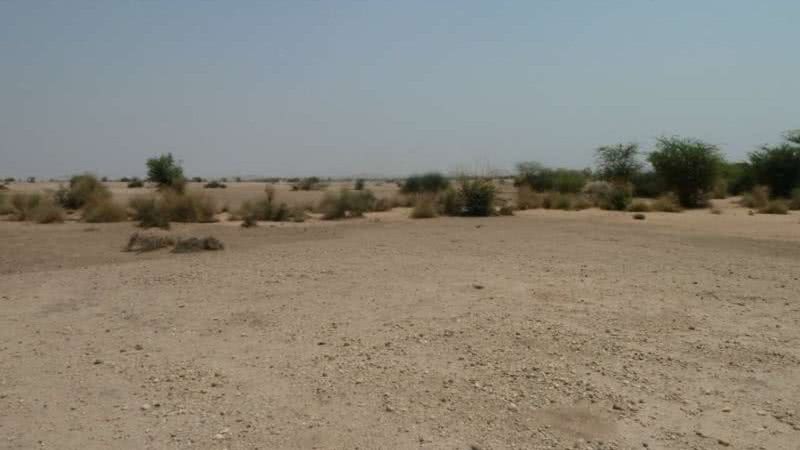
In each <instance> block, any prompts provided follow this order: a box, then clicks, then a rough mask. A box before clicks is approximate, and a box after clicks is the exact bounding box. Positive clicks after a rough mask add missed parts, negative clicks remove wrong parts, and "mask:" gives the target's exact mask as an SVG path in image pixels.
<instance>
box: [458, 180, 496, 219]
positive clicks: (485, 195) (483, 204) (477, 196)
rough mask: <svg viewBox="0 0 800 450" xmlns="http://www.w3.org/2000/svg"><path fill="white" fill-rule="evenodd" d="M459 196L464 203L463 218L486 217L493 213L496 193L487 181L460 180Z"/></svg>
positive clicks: (492, 185)
mask: <svg viewBox="0 0 800 450" xmlns="http://www.w3.org/2000/svg"><path fill="white" fill-rule="evenodd" d="M459 195H460V196H461V198H462V199H463V202H464V214H463V215H465V216H476V217H486V216H490V215H492V213H493V212H494V202H495V196H496V192H495V187H494V184H492V182H491V181H489V180H484V179H474V180H466V179H465V180H462V181H461V186H460V187H459Z"/></svg>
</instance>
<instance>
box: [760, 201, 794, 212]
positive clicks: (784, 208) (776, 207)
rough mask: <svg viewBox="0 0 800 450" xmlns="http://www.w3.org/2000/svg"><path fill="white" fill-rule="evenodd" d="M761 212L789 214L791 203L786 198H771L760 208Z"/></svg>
mask: <svg viewBox="0 0 800 450" xmlns="http://www.w3.org/2000/svg"><path fill="white" fill-rule="evenodd" d="M758 212H759V213H761V214H789V205H788V204H787V203H786V202H785V201H784V200H770V201H769V202H767V204H766V205H764V206H763V207H761V208H759V209H758Z"/></svg>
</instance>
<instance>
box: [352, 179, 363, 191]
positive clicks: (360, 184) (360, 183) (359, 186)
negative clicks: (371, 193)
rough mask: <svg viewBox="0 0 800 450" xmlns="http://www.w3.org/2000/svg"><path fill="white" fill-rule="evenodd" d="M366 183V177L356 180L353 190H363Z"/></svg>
mask: <svg viewBox="0 0 800 450" xmlns="http://www.w3.org/2000/svg"><path fill="white" fill-rule="evenodd" d="M364 185H365V182H364V179H363V178H359V179H357V180H356V182H355V184H354V185H353V190H356V191H363V190H364Z"/></svg>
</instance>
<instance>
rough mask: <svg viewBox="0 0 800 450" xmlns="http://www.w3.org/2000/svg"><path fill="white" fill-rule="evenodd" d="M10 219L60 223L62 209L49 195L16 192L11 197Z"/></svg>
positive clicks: (62, 219) (62, 213)
mask: <svg viewBox="0 0 800 450" xmlns="http://www.w3.org/2000/svg"><path fill="white" fill-rule="evenodd" d="M10 204H11V207H10V208H9V210H10V212H11V215H12V217H11V218H12V220H18V221H21V222H22V221H30V222H36V223H61V222H63V221H64V209H63V208H62V207H61V206H59V205H58V203H56V201H55V199H54V198H53V197H52V196H50V195H45V194H40V193H38V192H34V193H29V194H28V193H22V192H18V193H16V194H14V195H13V196H12V197H11V201H10Z"/></svg>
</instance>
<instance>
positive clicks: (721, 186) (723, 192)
mask: <svg viewBox="0 0 800 450" xmlns="http://www.w3.org/2000/svg"><path fill="white" fill-rule="evenodd" d="M711 198H715V199H725V198H728V182H727V181H726V180H725V179H724V178H718V179H717V181H715V182H714V187H713V188H712V190H711Z"/></svg>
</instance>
